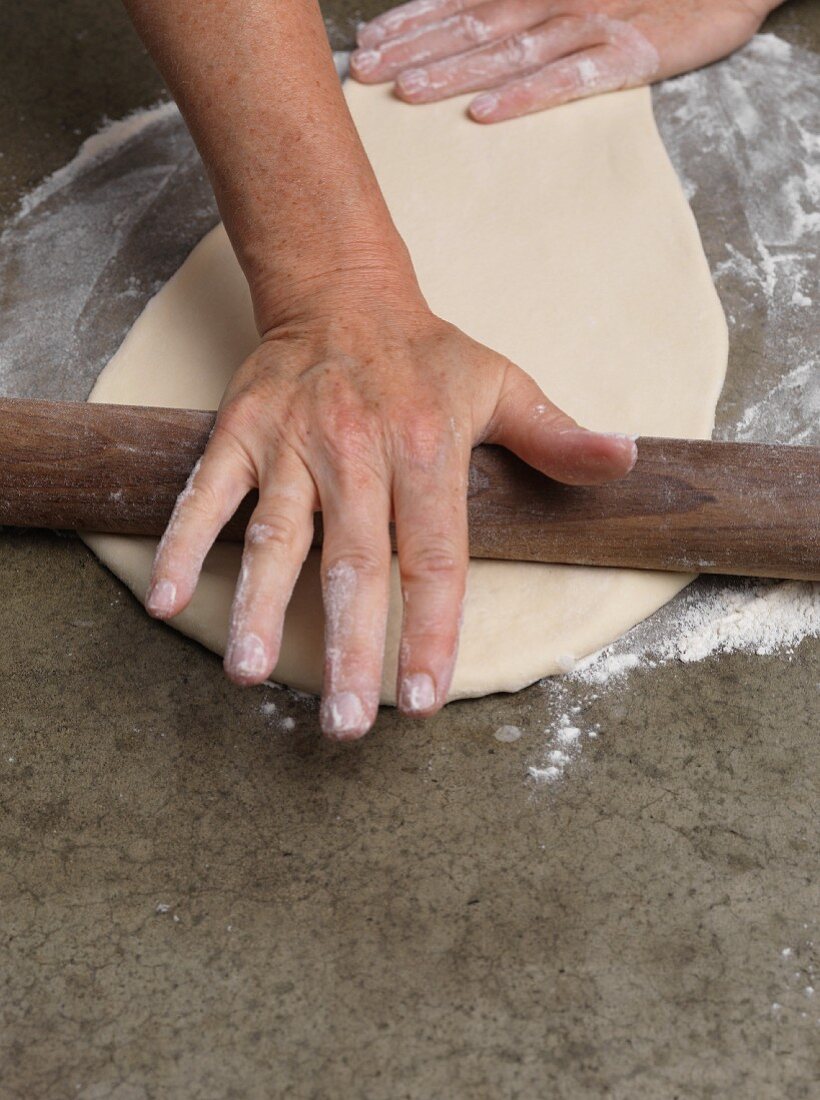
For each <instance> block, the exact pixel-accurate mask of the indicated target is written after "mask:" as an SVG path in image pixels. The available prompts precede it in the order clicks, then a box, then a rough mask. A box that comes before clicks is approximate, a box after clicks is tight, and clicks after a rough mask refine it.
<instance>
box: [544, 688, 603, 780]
mask: <svg viewBox="0 0 820 1100" xmlns="http://www.w3.org/2000/svg"><path fill="white" fill-rule="evenodd" d="M560 690H562V689H560V688H559V691H560ZM581 709H582V708H581V707H580V706H574V707H571V708H568V709H567V710H566V711H565V712H564V713H563V714H561V715H560V716H559V718H558V720H557V722H555V723H554V724H553V725H552V726H551V727H550V728H548V729H547V730H546V731H545V732H546V734H547V736H548V742H547V745H546V749H545V753H546V758H545V762H544V763H543V764H542V765H531V766H530V767H529V768H527V774H528V775H529V777H530V778H531V779H534V780H535V783H536V784H537V785H539V786H540V785H542V784H545V783H554V782H555V781H556V780H558V779H562V778H563V776H564V773H565V772H566V770H567V768H568V767H569V766H570V765H571V764H572V763H573V761H575V760H577V759H578V757H579V756H580V754H581V749H582V747H583V742H584V741H585V740H587V739H591V740H594V739H595V738H596V737H597V736H598V733H599V729H598V727H597V726H593V727H589V728H587V729H586V730H584V729H582V728H581V727H580V726H578V725H576V724H575V723H576V722H577V721H578V715H579V714H580V712H581Z"/></svg>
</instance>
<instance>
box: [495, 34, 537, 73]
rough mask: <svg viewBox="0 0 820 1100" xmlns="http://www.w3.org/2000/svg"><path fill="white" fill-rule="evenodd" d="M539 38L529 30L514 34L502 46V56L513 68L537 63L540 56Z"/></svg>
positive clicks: (526, 66)
mask: <svg viewBox="0 0 820 1100" xmlns="http://www.w3.org/2000/svg"><path fill="white" fill-rule="evenodd" d="M538 45H539V44H538V39H537V38H536V37H535V36H534V35H532V34H530V33H529V32H527V31H522V32H521V33H520V34H514V35H512V37H511V38H508V39H507V41H506V42H505V43H504V46H503V47H502V57H503V60H504V62H505V64H506V65H508V66H509V67H510V68H512V69H526V68H530V67H531V66H532V65H537V64H538V61H539V58H540V50H539V48H538Z"/></svg>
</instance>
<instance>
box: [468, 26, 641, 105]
mask: <svg viewBox="0 0 820 1100" xmlns="http://www.w3.org/2000/svg"><path fill="white" fill-rule="evenodd" d="M650 48H651V47H650ZM653 53H654V50H653ZM655 56H656V57H657V55H655ZM656 71H657V70H656V67H654V68H653V67H650V66H649V65H647V64H645V63H644V62H643V61H642V60H640V59H639V60H638V61H637V62H636V60H635V58H634V56H633V55H632V54H627V53H624V52H623V51H622V50H621V49H620V47H618V46H613V45H606V46H595V47H593V48H592V49H588V50H583V51H581V52H580V53H575V54H572V56H570V57H565V58H562V59H561V60H560V61H556V62H554V63H553V64H551V65H547V66H546V67H545V68H543V69H540V70H538V72H535V73H531V74H530V75H528V76H522V77H519V78H517V79H515V80H511V81H510V82H509V83H508V84H504V85H503V86H502V87H500V88H497V89H496V90H495V91H492V92H486V93H485V94H483V95H480V96H478V97H477V98H476V99H474V100H473V101H472V103H471V104H470V106H469V108H468V110H469V113H470V116H471V117H472V118H474V119H475V120H476V122H503V121H504V120H505V119H508V118H519V117H520V116H521V115H527V114H532V113H533V111H542V110H545V109H546V108H548V107H558V106H560V105H561V104H562V103H569V102H571V101H572V100H575V99H583V98H585V97H587V96H593V95H601V94H602V93H604V92H614V91H617V90H618V89H620V88H632V87H637V86H638V85H639V84H645V83H646V82H647V80H651V79H652V77H653V75H654V73H655V72H656Z"/></svg>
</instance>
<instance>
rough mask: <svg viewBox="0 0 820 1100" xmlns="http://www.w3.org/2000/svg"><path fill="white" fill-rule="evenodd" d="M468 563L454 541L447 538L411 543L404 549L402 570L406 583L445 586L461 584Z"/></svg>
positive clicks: (427, 539) (426, 539)
mask: <svg viewBox="0 0 820 1100" xmlns="http://www.w3.org/2000/svg"><path fill="white" fill-rule="evenodd" d="M465 568H466V563H465V560H464V555H463V554H462V553H460V552H459V550H458V548H457V547H456V545H455V544H454V543H453V542H452V540H450V539H447V538H444V537H443V538H439V539H431V538H429V536H428V537H426V538H425V539H424V541H418V542H411V543H410V544H409V545H407V546H405V547H404V548H403V552H402V554H401V570H402V574H403V576H404V578H405V581H407V582H412V581H418V580H435V581H437V582H439V583H444V584H456V583H461V580H462V578H463V576H464V572H465Z"/></svg>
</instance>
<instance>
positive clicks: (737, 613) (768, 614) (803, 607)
mask: <svg viewBox="0 0 820 1100" xmlns="http://www.w3.org/2000/svg"><path fill="white" fill-rule="evenodd" d="M817 637H820V584H804V583H801V582H798V581H786V582H782V583H777V582H761V581H735V582H730V583H726V582H719V581H715V580H714V579H713V578H701V580H700V581H699V582H698V583H697V585H696V586H692V587H691V588H690V589H688V590H687V591H686V592H684V593H682V595H681V596H680V597H678V599H677V600H675V601H674V602H673V603H672V604H670V605H668V606H667V607H666V608H664V609H663V610H662V611H661V612H659V613H658V614H657V615H655V616H653V617H652V618H651V619H647V620H646V621H645V622H643V623H640V624H639V625H638V626H636V627H635V628H634V629H633V630H631V631H629V633H628V634H625V635H624V636H623V638H619V639H618V640H617V641H616V642H614V643H613V644H612V645H611V646H608V647H607V648H606V649H603V650H601V651H600V652H598V653H594V654H592V656H590V657H587V658H586V659H585V660H583V661H580V662H579V663H578V664H577V665H576V668H575V671H574V672H573V673H571V677H572V678H574V679H576V680H579V681H581V682H583V683H586V684H597V685H605V684H607V683H609V682H610V681H612V680H617V679H619V678H621V677H623V676H625V675H627V674H628V673H629V672H631V671H633V670H634V669H638V668H654V667H656V666H657V665H658V664H663V663H667V662H670V661H680V662H682V663H684V664H690V663H692V662H693V661H702V660H704V658H706V657H710V656H712V655H713V654H716V653H731V652H743V653H754V654H758V655H760V656H765V655H770V654H774V653H784V654H789V653H791V652H792V651H793V650H794V648H795V647H796V646H797V645H799V643H800V642H801V641H802V640H803V639H804V638H817Z"/></svg>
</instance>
